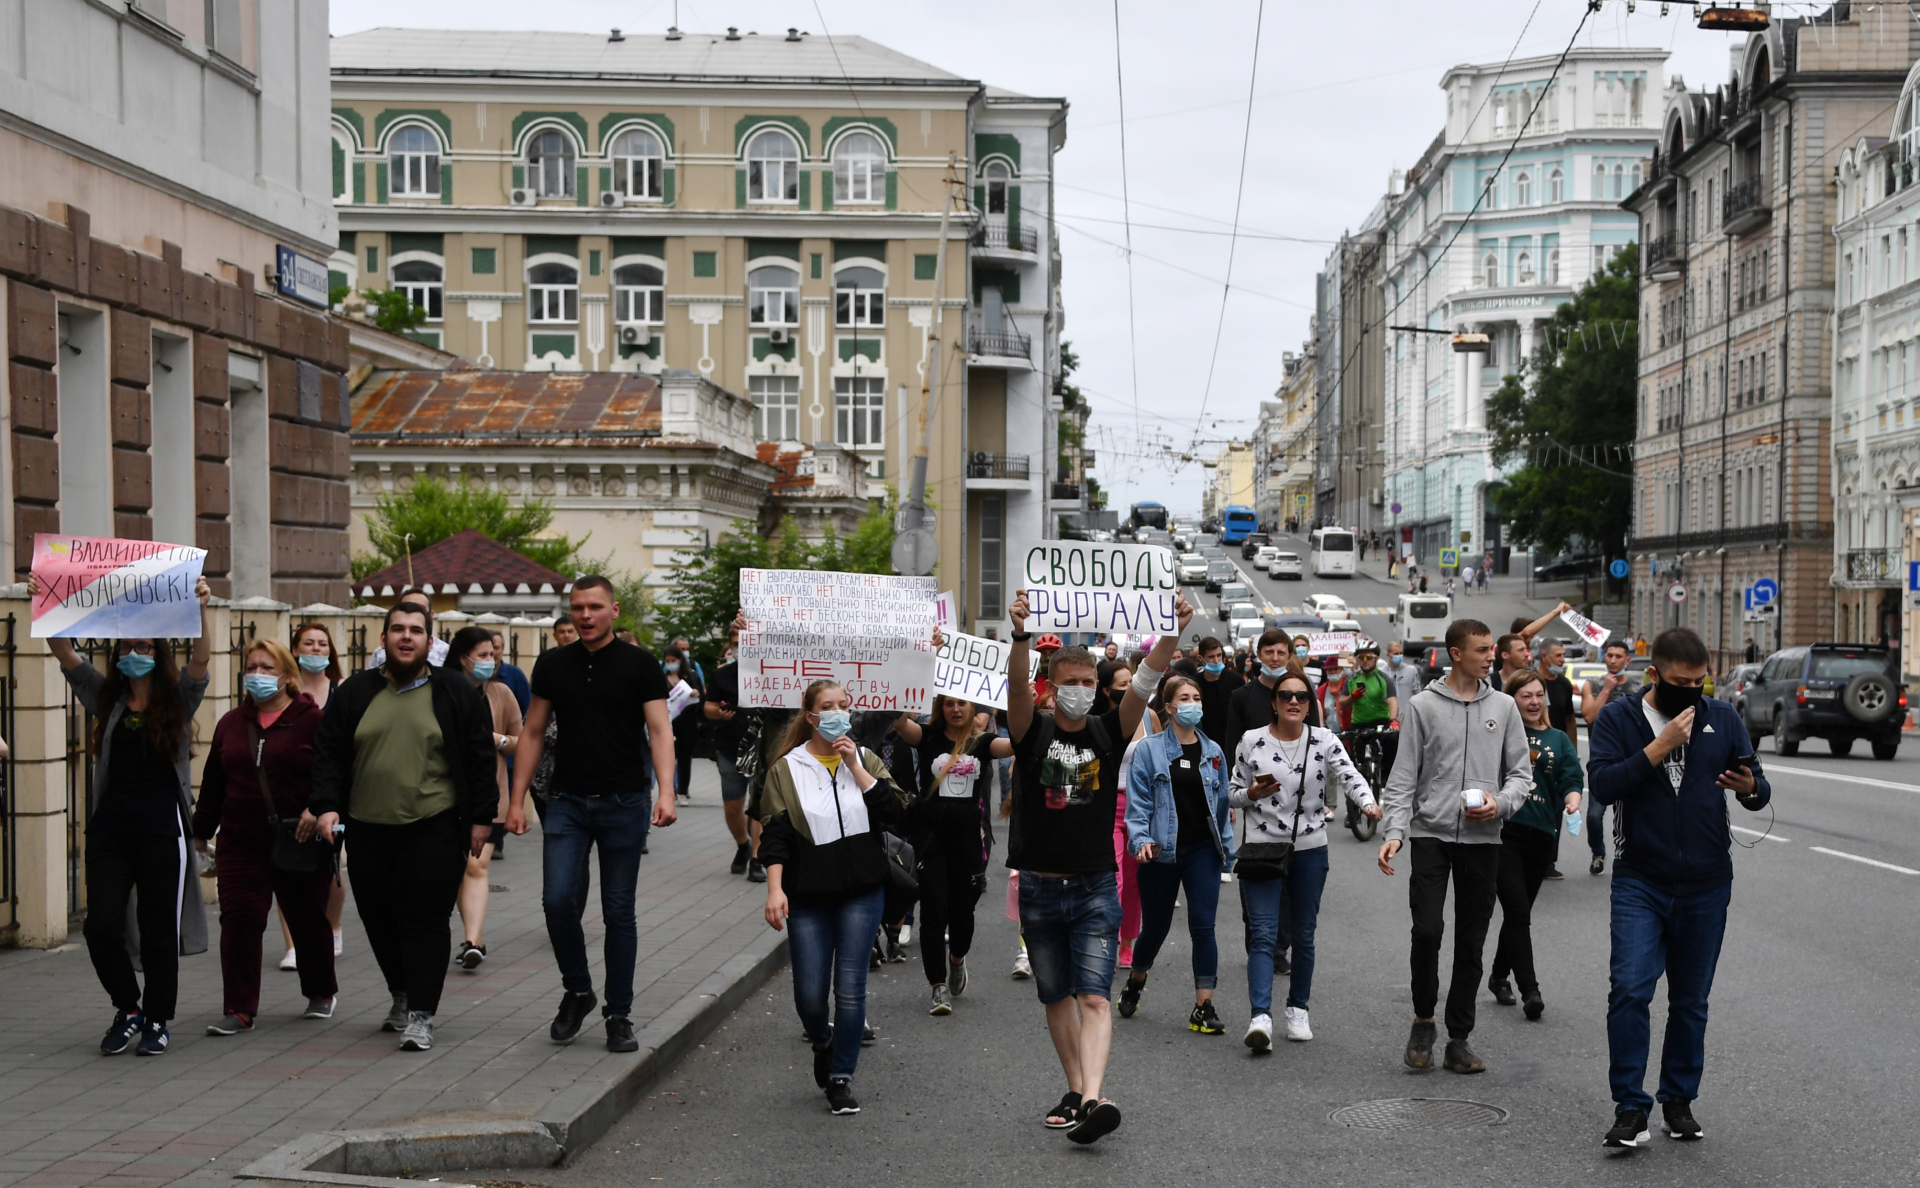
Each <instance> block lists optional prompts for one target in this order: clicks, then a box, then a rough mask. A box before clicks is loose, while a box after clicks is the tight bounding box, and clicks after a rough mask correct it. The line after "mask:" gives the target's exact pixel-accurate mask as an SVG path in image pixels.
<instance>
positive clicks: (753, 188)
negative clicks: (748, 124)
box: [747, 129, 800, 202]
mask: <svg viewBox="0 0 1920 1188" xmlns="http://www.w3.org/2000/svg"><path fill="white" fill-rule="evenodd" d="M799 200H800V150H799V148H798V147H796V146H795V145H794V143H793V138H792V137H790V136H788V135H787V134H786V133H784V132H775V131H773V130H771V129H769V130H767V131H765V132H762V133H760V134H759V135H757V136H755V137H754V138H753V139H752V140H751V141H749V142H748V144H747V201H749V202H798V201H799Z"/></svg>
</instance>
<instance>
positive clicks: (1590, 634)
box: [1560, 610, 1613, 648]
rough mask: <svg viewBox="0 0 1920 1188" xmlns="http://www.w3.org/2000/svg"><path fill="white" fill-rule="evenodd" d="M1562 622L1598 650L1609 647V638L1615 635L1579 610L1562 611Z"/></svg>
mask: <svg viewBox="0 0 1920 1188" xmlns="http://www.w3.org/2000/svg"><path fill="white" fill-rule="evenodd" d="M1560 621H1561V622H1562V623H1565V624H1566V625H1567V626H1569V627H1571V628H1573V629H1574V630H1575V631H1578V632H1579V633H1580V638H1581V639H1584V640H1586V641H1587V643H1588V644H1589V645H1591V646H1593V647H1596V648H1603V647H1605V646H1606V645H1607V637H1608V636H1610V635H1612V634H1613V632H1612V631H1609V630H1608V629H1607V628H1605V627H1602V626H1601V625H1600V624H1598V623H1596V622H1594V621H1593V620H1592V619H1589V618H1587V616H1585V615H1583V614H1581V613H1580V612H1579V611H1577V610H1565V611H1561V612H1560Z"/></svg>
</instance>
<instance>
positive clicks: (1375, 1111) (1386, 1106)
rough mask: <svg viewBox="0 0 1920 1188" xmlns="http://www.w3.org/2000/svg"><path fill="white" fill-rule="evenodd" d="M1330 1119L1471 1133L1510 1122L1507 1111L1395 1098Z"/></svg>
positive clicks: (1392, 1127)
mask: <svg viewBox="0 0 1920 1188" xmlns="http://www.w3.org/2000/svg"><path fill="white" fill-rule="evenodd" d="M1329 1117H1331V1118H1332V1120H1333V1121H1335V1122H1338V1123H1340V1124H1341V1125H1342V1126H1357V1127H1359V1128H1360V1129H1362V1130H1469V1129H1471V1128H1473V1127H1475V1126H1498V1125H1499V1124H1501V1123H1502V1122H1505V1121H1506V1120H1507V1111H1505V1110H1503V1109H1501V1108H1500V1107H1499V1106H1490V1105H1484V1104H1482V1103H1481V1102H1477V1101H1459V1100H1457V1099H1453V1098H1444V1097H1442V1098H1433V1097H1391V1098H1388V1099H1387V1100H1385V1101H1362V1102H1358V1103H1356V1104H1354V1105H1350V1106H1342V1107H1340V1108H1339V1109H1337V1110H1335V1111H1333V1113H1332V1114H1331V1115H1329Z"/></svg>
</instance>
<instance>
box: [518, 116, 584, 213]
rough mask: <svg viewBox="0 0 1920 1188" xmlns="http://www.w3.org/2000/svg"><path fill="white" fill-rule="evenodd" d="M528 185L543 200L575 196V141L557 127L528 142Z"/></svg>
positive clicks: (537, 135) (539, 134)
mask: <svg viewBox="0 0 1920 1188" xmlns="http://www.w3.org/2000/svg"><path fill="white" fill-rule="evenodd" d="M527 184H528V185H529V186H531V187H532V188H533V192H534V193H535V194H536V195H537V196H539V197H541V198H571V197H573V141H571V140H569V139H567V134H566V133H564V132H561V131H559V130H558V129H556V128H549V129H547V130H546V131H544V132H540V133H537V134H535V136H534V138H533V139H532V140H530V141H528V142H527Z"/></svg>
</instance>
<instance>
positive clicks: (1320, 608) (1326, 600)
mask: <svg viewBox="0 0 1920 1188" xmlns="http://www.w3.org/2000/svg"><path fill="white" fill-rule="evenodd" d="M1307 609H1308V610H1310V611H1312V612H1313V613H1314V614H1315V615H1317V616H1319V617H1320V618H1322V619H1332V618H1341V619H1344V618H1346V617H1347V600H1346V599H1344V598H1342V597H1340V596H1339V595H1338V594H1309V595H1307Z"/></svg>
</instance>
